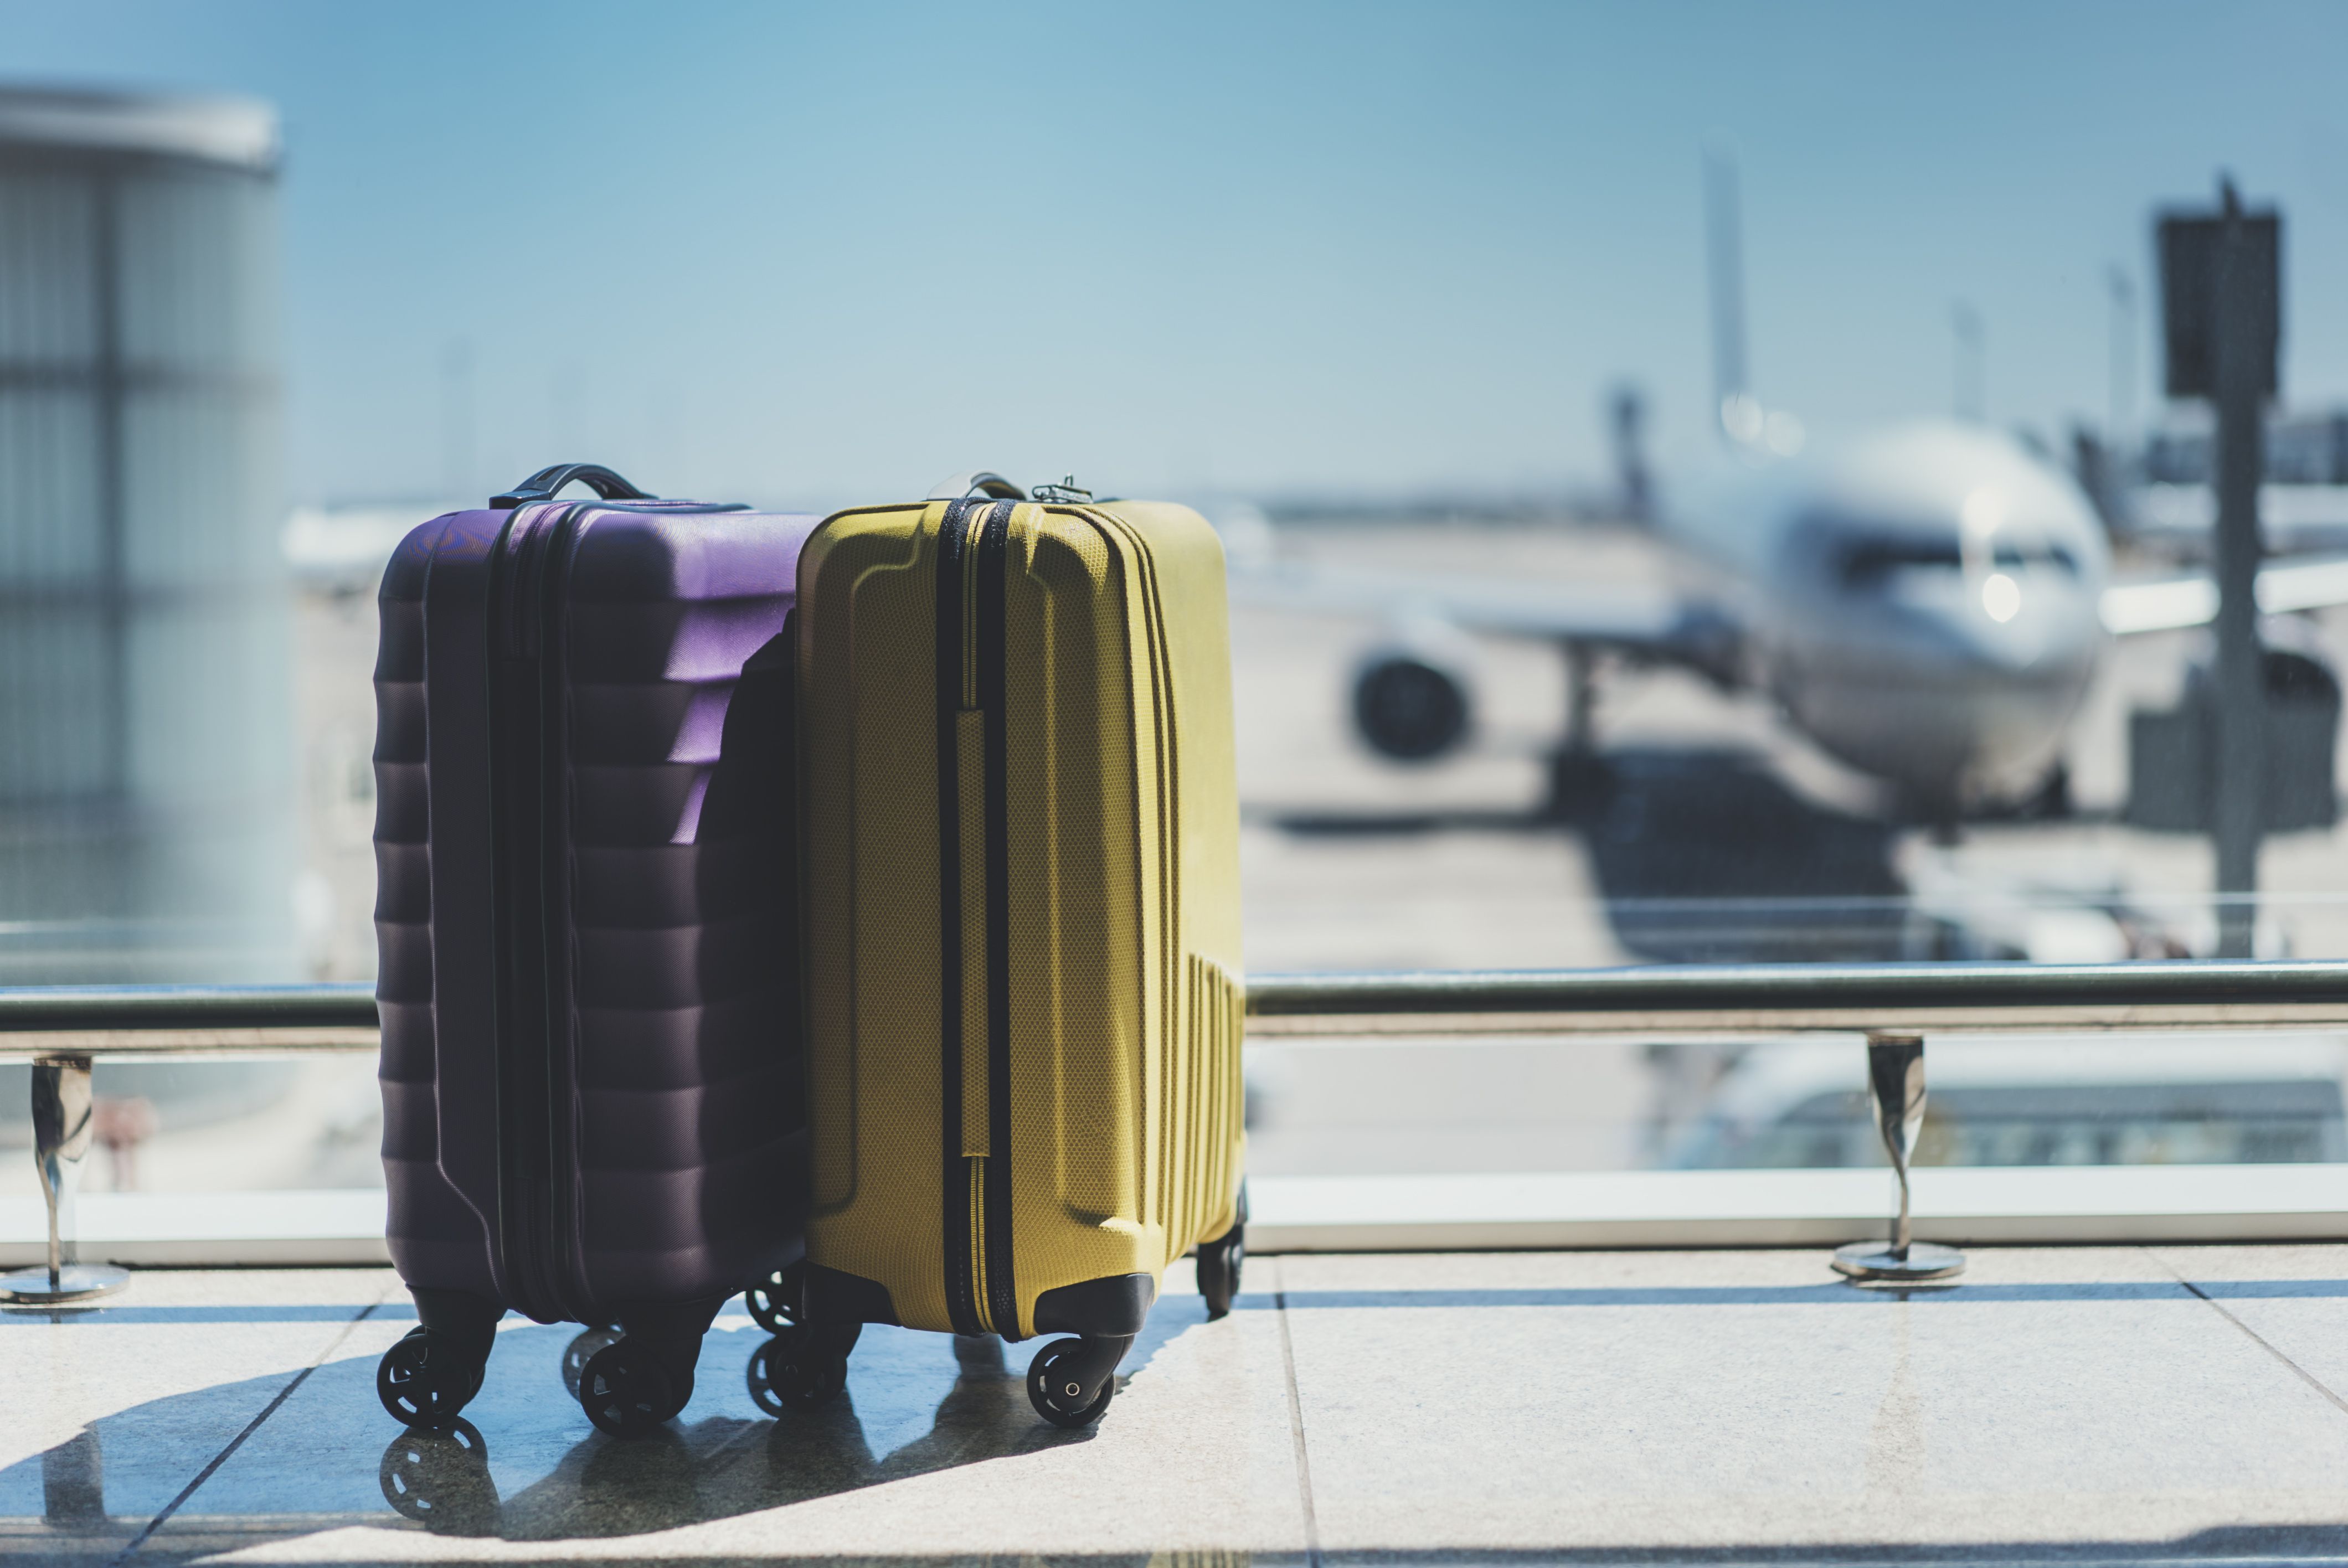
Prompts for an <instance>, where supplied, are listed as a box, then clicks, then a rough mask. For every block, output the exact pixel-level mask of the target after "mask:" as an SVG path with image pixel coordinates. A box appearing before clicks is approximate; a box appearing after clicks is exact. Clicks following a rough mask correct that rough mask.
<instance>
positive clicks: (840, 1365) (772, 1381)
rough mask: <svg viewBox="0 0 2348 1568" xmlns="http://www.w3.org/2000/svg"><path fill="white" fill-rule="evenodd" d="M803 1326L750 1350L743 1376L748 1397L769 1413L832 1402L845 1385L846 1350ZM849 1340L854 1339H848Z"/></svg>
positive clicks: (846, 1376)
mask: <svg viewBox="0 0 2348 1568" xmlns="http://www.w3.org/2000/svg"><path fill="white" fill-rule="evenodd" d="M837 1338H838V1337H837V1336H831V1337H830V1339H831V1340H832V1341H833V1342H832V1343H822V1342H819V1336H817V1335H815V1334H813V1333H811V1332H810V1331H808V1330H807V1329H804V1328H794V1329H792V1330H790V1331H788V1332H787V1333H783V1334H778V1335H777V1336H776V1337H774V1338H772V1339H769V1340H767V1342H766V1343H765V1344H764V1345H761V1346H759V1347H758V1348H757V1349H756V1350H753V1351H752V1352H750V1365H749V1367H748V1368H747V1369H746V1370H745V1372H744V1374H743V1377H744V1379H745V1381H747V1383H748V1384H749V1386H750V1400H751V1402H752V1403H753V1404H755V1405H757V1407H758V1408H759V1409H762V1410H764V1411H766V1412H767V1414H768V1415H770V1416H779V1415H781V1414H782V1413H783V1412H784V1410H786V1409H791V1408H794V1407H795V1408H797V1409H802V1410H812V1409H818V1408H819V1407H821V1406H824V1405H828V1404H829V1403H831V1401H832V1400H834V1399H838V1398H839V1396H840V1394H841V1392H842V1391H844V1390H845V1389H847V1387H848V1352H847V1351H846V1350H844V1349H841V1348H839V1346H838V1344H837V1342H836V1341H837ZM853 1343H854V1341H853V1339H851V1340H850V1344H853Z"/></svg>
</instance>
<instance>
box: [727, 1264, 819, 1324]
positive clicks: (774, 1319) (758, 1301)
mask: <svg viewBox="0 0 2348 1568" xmlns="http://www.w3.org/2000/svg"><path fill="white" fill-rule="evenodd" d="M806 1275H807V1266H806V1265H805V1264H803V1263H795V1264H793V1265H791V1266H789V1267H788V1268H779V1269H777V1270H776V1271H775V1272H774V1273H772V1274H770V1275H768V1276H767V1277H766V1278H765V1279H763V1280H760V1281H759V1282H758V1283H757V1284H756V1285H754V1286H751V1287H750V1288H749V1289H747V1290H746V1291H744V1292H743V1293H742V1305H743V1306H745V1307H748V1308H749V1309H750V1317H752V1319H753V1320H755V1321H756V1322H757V1325H758V1327H761V1328H763V1329H765V1330H766V1331H767V1333H769V1334H788V1332H790V1330H791V1328H792V1327H793V1326H795V1325H796V1324H797V1323H798V1320H799V1298H800V1293H801V1292H802V1290H804V1288H805V1286H803V1285H802V1284H801V1283H800V1282H801V1281H802V1280H803V1279H804V1278H805V1277H806Z"/></svg>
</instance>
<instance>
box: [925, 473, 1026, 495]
mask: <svg viewBox="0 0 2348 1568" xmlns="http://www.w3.org/2000/svg"><path fill="white" fill-rule="evenodd" d="M965 496H984V497H987V498H988V499H990V500H995V501H1024V500H1025V499H1026V498H1027V492H1026V491H1025V490H1023V489H1021V488H1020V487H1018V486H1016V485H1014V484H1013V483H1012V482H1011V481H1010V480H1008V479H1006V478H1004V477H1003V476H1002V475H1000V474H996V473H993V472H991V471H989V470H987V469H984V468H973V469H972V470H971V471H970V472H969V473H967V474H956V475H955V476H954V477H952V478H951V479H943V480H941V481H939V483H938V485H937V487H936V488H934V489H932V491H931V492H930V493H929V495H928V496H927V497H925V499H928V500H932V501H959V500H961V499H962V498H963V497H965Z"/></svg>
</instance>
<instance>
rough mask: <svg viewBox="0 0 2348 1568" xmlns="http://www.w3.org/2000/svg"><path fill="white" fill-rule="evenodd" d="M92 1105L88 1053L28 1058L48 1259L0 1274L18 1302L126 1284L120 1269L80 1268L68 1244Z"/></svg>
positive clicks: (0, 1292) (47, 1302)
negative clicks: (45, 1209)
mask: <svg viewBox="0 0 2348 1568" xmlns="http://www.w3.org/2000/svg"><path fill="white" fill-rule="evenodd" d="M94 1109H95V1101H94V1099H93V1097H92V1095H91V1092H90V1059H89V1058H88V1057H87V1056H38V1057H35V1058H34V1059H33V1162H34V1163H35V1164H36V1166H38V1167H39V1170H40V1173H41V1200H42V1202H43V1203H44V1204H46V1205H47V1206H48V1211H49V1263H48V1266H47V1267H46V1268H26V1269H20V1270H18V1271H17V1272H16V1273H15V1274H11V1275H6V1276H0V1296H5V1298H6V1299H8V1300H10V1301H12V1302H14V1303H15V1304H17V1305H19V1306H33V1307H44V1306H49V1307H54V1306H57V1305H60V1304H63V1303H67V1302H74V1301H88V1300H93V1299H95V1298H97V1297H98V1296H111V1295H112V1294H113V1293H114V1292H116V1291H118V1290H119V1289H121V1288H122V1287H123V1286H126V1285H128V1284H129V1283H130V1276H129V1274H128V1273H126V1272H124V1271H123V1270H121V1269H118V1268H86V1267H84V1266H82V1265H81V1263H80V1261H79V1259H78V1256H77V1248H76V1246H75V1244H74V1235H73V1233H74V1230H75V1228H76V1226H75V1223H74V1221H75V1203H74V1200H75V1198H76V1197H77V1195H78V1194H79V1193H80V1191H81V1163H82V1161H83V1160H85V1159H86V1158H88V1154H89V1145H90V1142H91V1137H92V1132H93V1128H92V1125H91V1113H92V1112H93V1110H94Z"/></svg>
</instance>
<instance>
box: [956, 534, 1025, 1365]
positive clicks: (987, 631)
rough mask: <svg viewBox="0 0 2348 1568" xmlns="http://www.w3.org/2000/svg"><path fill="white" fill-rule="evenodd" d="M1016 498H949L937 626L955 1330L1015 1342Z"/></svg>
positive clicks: (1017, 1324) (1017, 1328)
mask: <svg viewBox="0 0 2348 1568" xmlns="http://www.w3.org/2000/svg"><path fill="white" fill-rule="evenodd" d="M1012 506H1013V503H1011V502H1008V501H1003V502H997V503H995V504H994V505H993V506H991V507H990V506H986V505H984V504H983V503H981V504H975V505H974V504H973V503H972V502H971V501H968V500H962V501H956V502H953V503H952V504H950V505H949V506H948V507H947V508H946V511H945V515H944V517H943V518H942V520H941V522H940V524H939V530H938V557H937V630H936V636H937V693H938V730H937V743H938V871H939V889H940V908H939V950H940V958H941V960H942V961H941V965H940V968H941V976H940V979H941V981H942V986H941V990H940V995H939V1011H940V1015H941V1021H942V1030H941V1035H942V1042H941V1043H942V1048H943V1049H942V1053H941V1060H940V1064H939V1065H940V1072H941V1078H942V1093H941V1096H940V1104H939V1109H940V1112H941V1115H940V1122H941V1132H942V1142H943V1145H944V1149H943V1153H944V1167H943V1172H942V1175H943V1180H942V1184H941V1190H942V1195H943V1197H944V1200H945V1204H944V1214H943V1220H944V1225H943V1230H944V1238H945V1271H946V1301H947V1310H948V1315H949V1317H950V1318H951V1320H952V1322H953V1327H954V1331H955V1332H956V1333H959V1334H975V1333H983V1332H993V1333H997V1334H1001V1335H1003V1336H1004V1337H1005V1338H1011V1339H1016V1338H1018V1337H1020V1334H1019V1317H1018V1299H1017V1296H1016V1295H1015V1294H1014V1291H1013V1287H1012V1280H1013V1274H1012V1261H1011V1237H1012V1230H1011V1170H1010V1157H1009V1156H1010V1143H1011V1137H1010V1127H1011V1117H1010V1077H1011V1071H1010V1061H1011V1059H1010V959H1009V946H1008V937H1009V925H1010V919H1009V908H1010V904H1009V886H1008V870H1009V859H1010V855H1009V837H1008V824H1007V821H1006V818H1005V815H1004V774H1005V771H1006V769H1005V744H1004V624H1003V622H1004V559H1005V557H1006V556H1007V555H1008V553H1009V550H1008V545H1009V537H1010V526H1011V511H1012ZM973 937H975V938H978V939H977V940H976V941H975V942H973V941H972V940H971V939H970V938H973ZM973 947H975V948H977V951H975V952H973V951H972V950H971V949H972V948H973Z"/></svg>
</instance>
